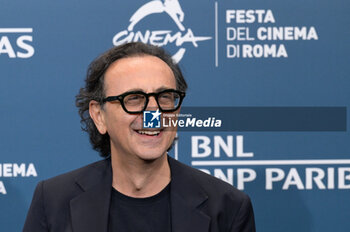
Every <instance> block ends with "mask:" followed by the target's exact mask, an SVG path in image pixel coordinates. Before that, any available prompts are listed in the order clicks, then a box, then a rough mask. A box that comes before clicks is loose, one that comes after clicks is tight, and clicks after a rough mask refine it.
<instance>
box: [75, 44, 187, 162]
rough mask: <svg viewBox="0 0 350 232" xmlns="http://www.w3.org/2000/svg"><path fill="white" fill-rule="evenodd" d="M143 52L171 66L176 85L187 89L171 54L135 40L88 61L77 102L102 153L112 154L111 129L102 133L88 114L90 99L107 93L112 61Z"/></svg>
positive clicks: (184, 89) (96, 99)
mask: <svg viewBox="0 0 350 232" xmlns="http://www.w3.org/2000/svg"><path fill="white" fill-rule="evenodd" d="M144 55H150V56H155V57H158V58H160V59H161V60H163V61H164V62H165V63H166V64H167V65H168V66H169V67H170V69H171V70H172V72H173V74H174V76H175V81H176V88H177V89H178V90H180V91H183V92H185V91H186V89H187V83H186V81H185V79H184V77H183V75H182V72H181V70H180V68H179V66H178V65H177V64H176V63H175V62H174V61H173V59H172V57H171V56H170V55H169V54H168V53H167V52H165V51H164V49H162V48H160V47H157V46H153V45H149V44H144V43H140V42H133V43H127V44H124V45H120V46H117V47H113V48H111V49H110V50H108V51H106V52H105V53H103V54H102V55H100V56H99V57H97V58H96V59H95V60H94V61H93V62H92V63H91V64H90V65H89V68H88V71H87V76H86V80H85V87H83V88H81V89H80V91H79V94H78V95H77V96H76V101H75V103H76V106H77V107H78V109H79V115H80V118H81V120H80V122H81V124H82V129H83V130H84V131H86V132H88V133H89V137H90V143H91V144H92V147H93V149H95V150H96V151H98V152H99V153H100V156H102V157H107V156H109V155H110V152H111V145H110V139H109V135H108V133H106V134H100V132H99V131H98V130H97V128H96V126H95V124H94V122H93V120H92V119H91V117H90V114H89V103H90V101H91V100H95V101H97V102H101V101H102V99H103V98H104V97H105V95H104V74H105V72H106V70H107V69H108V68H109V66H110V65H111V64H112V63H113V62H115V61H117V60H119V59H122V58H127V57H135V56H144ZM101 104H102V103H101Z"/></svg>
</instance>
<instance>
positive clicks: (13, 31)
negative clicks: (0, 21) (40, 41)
mask: <svg viewBox="0 0 350 232" xmlns="http://www.w3.org/2000/svg"><path fill="white" fill-rule="evenodd" d="M32 33H33V28H0V57H2V56H5V57H6V56H7V57H8V58H22V59H25V58H30V57H32V56H33V55H34V52H35V50H34V47H33V45H32V44H31V43H32V42H33V36H32Z"/></svg>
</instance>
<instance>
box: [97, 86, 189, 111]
mask: <svg viewBox="0 0 350 232" xmlns="http://www.w3.org/2000/svg"><path fill="white" fill-rule="evenodd" d="M185 95H186V94H185V93H184V92H181V91H178V90H175V89H166V90H163V91H160V92H157V93H145V92H142V91H130V92H126V93H123V94H120V95H118V96H109V97H106V98H104V99H102V103H105V102H111V101H116V100H118V101H120V103H121V105H122V107H123V109H124V110H125V112H127V113H129V114H138V113H142V112H143V111H145V110H146V108H147V105H148V102H149V97H150V96H153V97H154V98H155V99H156V102H157V105H158V107H159V110H160V111H161V112H172V111H176V110H177V109H179V107H180V106H181V103H182V100H183V99H184V97H185Z"/></svg>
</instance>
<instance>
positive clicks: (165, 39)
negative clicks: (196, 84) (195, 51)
mask: <svg viewBox="0 0 350 232" xmlns="http://www.w3.org/2000/svg"><path fill="white" fill-rule="evenodd" d="M164 13H165V14H167V15H168V16H169V17H170V19H171V20H172V21H173V22H174V23H175V24H176V26H177V28H178V31H172V30H164V29H160V30H145V31H134V28H135V26H136V25H137V24H139V23H140V22H141V21H142V20H143V19H145V18H146V17H149V16H151V15H154V14H164ZM184 18H185V13H184V12H183V10H182V8H181V6H180V3H179V1H178V0H164V1H161V0H153V1H150V2H148V3H146V4H144V5H142V6H141V7H140V8H139V9H137V10H136V12H135V13H134V14H133V15H132V16H131V17H130V20H129V22H130V24H129V26H128V28H127V30H123V31H120V32H118V33H117V34H116V35H115V36H114V37H113V44H114V45H115V46H118V45H121V44H124V43H127V42H136V41H140V42H143V43H149V44H152V45H156V46H166V45H168V44H174V45H175V46H176V47H177V48H178V49H177V51H176V52H175V54H174V55H173V56H172V57H173V59H174V61H175V62H179V61H180V60H181V59H182V57H183V56H184V54H185V52H186V48H185V47H184V46H183V45H184V44H185V43H192V45H193V46H194V47H198V42H199V41H204V40H210V39H211V37H208V36H195V35H194V33H193V31H192V29H191V28H187V29H186V27H185V25H184V23H183V22H184ZM152 26H153V25H152Z"/></svg>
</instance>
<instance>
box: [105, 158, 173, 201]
mask: <svg viewBox="0 0 350 232" xmlns="http://www.w3.org/2000/svg"><path fill="white" fill-rule="evenodd" d="M111 160H112V171H113V182H112V186H113V188H115V189H116V190H118V191H119V192H121V193H123V194H124V195H127V196H131V197H138V198H142V197H150V196H153V195H156V194H157V193H159V192H160V191H162V189H164V188H165V187H166V186H167V185H168V184H169V182H170V167H169V164H168V157H167V155H166V153H165V154H164V155H162V156H161V157H159V158H158V159H156V160H152V161H148V160H146V161H145V160H141V159H135V160H130V159H128V160H124V159H123V157H122V156H120V155H118V154H114V155H113V153H112V156H111Z"/></svg>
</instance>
